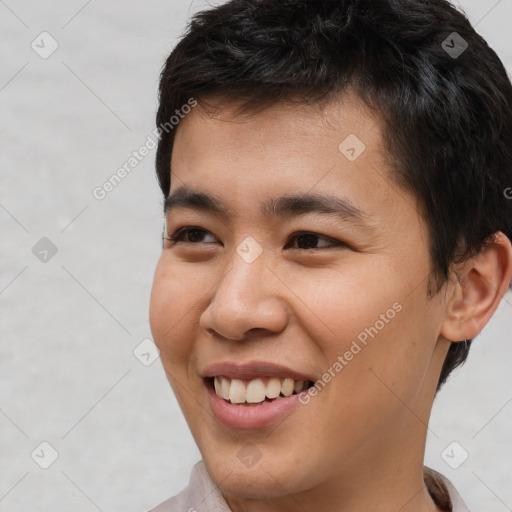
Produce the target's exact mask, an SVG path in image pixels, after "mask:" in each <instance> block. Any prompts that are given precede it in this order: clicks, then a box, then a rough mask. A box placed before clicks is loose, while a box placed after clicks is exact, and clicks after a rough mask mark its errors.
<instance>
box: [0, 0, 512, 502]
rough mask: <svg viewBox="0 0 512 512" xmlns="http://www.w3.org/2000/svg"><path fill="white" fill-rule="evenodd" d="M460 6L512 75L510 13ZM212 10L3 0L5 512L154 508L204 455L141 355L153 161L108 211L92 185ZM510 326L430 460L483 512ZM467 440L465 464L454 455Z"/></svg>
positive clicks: (457, 382)
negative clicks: (47, 252) (171, 57)
mask: <svg viewBox="0 0 512 512" xmlns="http://www.w3.org/2000/svg"><path fill="white" fill-rule="evenodd" d="M219 3H222V2H210V4H212V5H216V4H219ZM461 4H462V6H463V8H464V10H465V11H466V12H467V14H468V15H469V17H470V19H471V20H472V22H473V24H476V26H477V30H478V31H479V32H480V33H481V34H482V35H483V36H484V37H485V38H486V39H487V40H488V42H489V44H490V45H491V46H492V47H493V48H494V49H495V50H496V51H497V52H498V54H499V55H500V56H501V58H502V59H503V61H504V62H505V64H506V66H507V69H508V70H509V71H511V70H512V49H511V34H510V29H511V21H512V0H501V1H496V0H489V1H482V0H470V1H463V2H462V3H461ZM206 5H207V3H206V2H204V1H194V2H192V3H190V2H189V1H186V0H167V1H163V0H144V1H137V0H131V1H129V2H127V1H125V2H114V1H103V2H101V1H99V0H92V1H88V2H85V1H83V0H71V1H70V0H68V1H67V2H64V1H44V2H36V1H34V0H31V1H30V0H19V1H16V0H6V1H3V0H0V30H1V41H2V42H1V46H0V62H1V65H0V108H1V112H2V114H1V117H0V140H1V146H0V147H1V149H0V172H1V182H0V187H1V188H0V193H1V196H0V224H1V228H2V233H4V235H3V236H2V242H1V244H0V255H1V261H2V265H1V273H0V300H1V304H0V313H1V315H0V326H1V335H0V343H1V345H0V379H1V385H0V511H8V512H20V511H27V510H31V511H33V512H38V511H49V510H52V511H53V512H59V511H70V510H73V511H75V512H89V511H95V510H101V511H105V512H106V511H124V512H130V511H134V512H135V511H137V512H140V511H144V510H148V509H149V508H151V507H153V506H155V505H156V504H158V503H160V502H161V501H163V500H165V499H166V498H168V497H169V496H171V495H173V494H175V493H177V492H178V491H179V490H180V489H181V488H182V487H183V486H184V485H185V484H186V483H187V481H188V478H189V474H190V470H191V467H192V465H193V464H194V463H195V462H196V461H197V460H199V458H200V455H199V452H198V450H197V448H196V447H195V445H194V442H193V440H192V437H191V435H190V433H189V432H188V429H187V426H186V423H185V421H184V419H183V417H182V415H181V412H180V411H179V409H178V407H177V404H176V401H175V399H174V397H173V395H172V393H171V391H170V387H169V385H168V383H167V380H166V378H165V375H164V372H163V370H162V367H161V364H160V360H159V359H157V360H156V361H155V362H154V363H153V364H152V365H150V366H145V365H144V364H142V363H141V361H140V360H139V359H137V358H136V357H135V356H134V354H133V351H134V349H135V347H137V346H138V345H139V344H140V343H141V342H142V340H144V339H146V338H150V337H151V333H150V330H149V322H148V307H149V295H150V289H151V281H152V277H153V271H154V267H155V264H156V262H157V259H158V257H159V252H160V243H161V241H160V235H161V229H162V216H161V197H160V192H159V189H158V187H157V184H156V180H155V177H154V150H152V151H151V152H150V154H149V155H148V156H147V157H146V158H145V159H144V160H142V161H141V162H140V163H139V164H138V166H137V167H136V168H135V169H133V171H132V172H131V173H130V174H129V175H128V176H127V177H126V178H125V179H124V181H123V182H122V183H120V184H119V185H118V186H117V187H116V188H115V189H114V190H113V191H112V192H111V193H109V194H108V195H107V197H106V198H105V199H104V200H102V201H100V200H97V199H95V198H94V197H93V195H92V190H93V189H94V188H95V187H97V186H101V184H102V183H103V182H104V181H105V180H107V179H108V178H109V177H110V176H111V175H112V174H113V173H114V172H115V171H116V170H117V169H118V168H119V167H120V166H121V165H123V163H125V162H126V161H127V159H128V158H129V157H130V156H131V153H132V151H135V150H137V149H138V148H139V147H140V146H141V145H143V144H144V143H145V141H146V138H147V136H148V135H150V134H151V132H152V130H153V129H154V124H153V123H154V113H155V109H156V107H157V103H156V90H157V79H158V74H159V72H160V69H161V66H162V64H163V62H164V59H165V58H166V57H167V55H168V53H169V51H170V50H171V49H172V47H173V45H174V44H175V42H176V40H177V38H178V37H179V35H180V34H181V33H182V31H183V29H184V28H185V24H186V21H187V19H188V18H189V16H190V15H191V14H192V13H193V12H195V11H197V10H200V9H202V8H204V7H205V6H206ZM43 31H47V32H49V33H50V34H51V36H52V37H53V38H54V39H55V40H56V41H57V42H58V44H59V47H58V49H57V50H56V51H55V53H53V54H52V55H51V56H50V57H48V58H47V59H43V58H41V57H40V56H39V55H38V54H37V53H36V52H35V51H34V50H33V49H32V48H31V43H32V41H33V40H36V43H37V42H38V41H39V43H38V44H39V45H40V46H42V43H41V42H40V38H38V36H39V34H40V33H41V32H43ZM44 44H45V49H46V50H48V49H49V48H50V46H49V44H50V42H49V40H48V39H47V40H46V42H45V43H44ZM41 51H42V49H41ZM511 185H512V184H511ZM42 237H48V238H49V239H50V240H51V241H52V242H53V243H54V244H55V246H56V247H57V249H58V252H57V253H56V254H55V255H54V256H53V257H52V258H50V257H49V256H47V258H48V261H47V262H46V263H43V262H41V261H40V260H39V259H38V258H36V256H35V255H34V254H33V252H32V247H33V246H34V245H35V244H36V243H37V242H38V241H39V240H40V239H41V238H42ZM41 257H42V256H41ZM511 313H512V298H511V297H510V294H508V296H507V297H506V298H505V300H503V301H502V303H501V305H500V308H499V310H498V312H497V314H496V315H495V316H494V317H493V319H492V320H491V322H490V323H489V324H488V326H487V327H486V328H485V329H484V330H483V331H482V333H481V335H480V336H479V337H478V338H477V342H475V345H474V348H473V349H472V353H471V354H470V358H469V362H468V363H467V365H466V366H465V367H464V368H463V369H462V370H461V371H460V372H457V375H456V376H455V377H454V378H452V379H451V381H450V382H449V384H448V385H447V386H446V388H445V389H444V390H443V391H442V393H441V394H440V395H439V397H438V398H437V400H436V404H435V406H434V414H433V417H432V422H431V431H430V434H429V439H428V446H427V454H426V462H427V464H429V465H430V466H432V467H434V468H436V469H438V470H440V471H441V472H443V473H444V474H445V475H447V476H448V477H449V478H450V479H451V480H452V481H453V482H454V484H455V485H456V487H457V488H458V489H459V491H460V492H461V494H462V495H463V497H464V498H465V500H466V501H467V502H468V504H469V506H470V508H471V509H472V510H475V511H477V510H486V511H488V512H504V511H506V510H512V509H511V507H512V488H511V486H510V475H511V471H510V470H511V468H510V454H511V453H512V435H511V434H510V432H511V431H512V428H511V427H512V403H511V402H512V391H511V389H512V386H511V381H512V378H511V373H510V362H511V352H512V349H511V346H510V331H511V326H512V320H511V317H512V314H511ZM43 441H46V442H48V443H50V444H51V445H52V446H53V447H54V449H55V450H56V451H57V452H58V458H57V459H56V460H55V462H54V463H53V464H52V465H51V466H50V467H49V468H48V469H42V468H41V467H40V466H39V465H40V464H43V465H44V464H45V463H49V462H51V460H50V459H51V453H52V452H51V450H50V449H49V448H48V447H45V445H43V446H40V443H41V442H43ZM454 441H456V442H457V443H459V444H458V445H456V446H455V447H453V446H452V447H451V448H449V449H448V452H447V453H448V454H449V457H448V459H449V460H450V462H451V464H452V465H455V463H460V461H461V458H462V456H463V454H464V452H463V451H462V450H466V451H467V452H468V454H469V457H468V459H467V460H466V461H465V462H464V463H463V464H462V465H460V467H459V468H458V469H452V468H451V467H449V465H448V464H447V462H446V461H445V460H444V459H443V457H442V456H441V453H442V452H443V450H445V448H446V447H447V446H448V445H450V443H452V442H454ZM452 449H453V451H452ZM34 450H35V452H34ZM31 454H33V455H32V456H31ZM454 461H455V462H454Z"/></svg>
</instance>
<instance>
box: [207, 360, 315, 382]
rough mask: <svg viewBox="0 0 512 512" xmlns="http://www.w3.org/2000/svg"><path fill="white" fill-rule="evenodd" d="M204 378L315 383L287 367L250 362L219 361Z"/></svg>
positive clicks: (211, 365) (264, 362)
mask: <svg viewBox="0 0 512 512" xmlns="http://www.w3.org/2000/svg"><path fill="white" fill-rule="evenodd" d="M201 375H202V376H203V377H204V378H209V377H221V376H222V377H228V378H230V379H240V380H252V379H258V378H262V377H280V378H290V379H293V380H310V381H315V378H314V377H312V376H311V375H306V374H305V373H301V372H298V371H296V370H293V369H291V368H288V367H287V366H283V365H279V364H275V363H272V362H269V361H251V362H246V363H241V362H234V361H219V362H217V363H213V364H210V365H208V366H207V367H206V368H205V369H204V370H203V372H202V374H201Z"/></svg>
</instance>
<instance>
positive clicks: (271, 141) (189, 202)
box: [150, 94, 447, 499]
mask: <svg viewBox="0 0 512 512" xmlns="http://www.w3.org/2000/svg"><path fill="white" fill-rule="evenodd" d="M234 106H235V105H232V104H227V103H226V104H223V109H222V112H221V114H219V115H217V116H215V117H211V116H208V115H206V114H205V112H204V111H203V110H202V109H201V107H199V106H198V107H196V108H195V109H194V110H193V111H192V112H191V113H190V114H189V115H188V116H187V117H186V118H185V119H184V120H182V121H181V123H180V125H179V128H178V130H177V133H176V138H175V144H174V150H173V155H172V161H171V166H170V168H171V171H170V172H171V184H172V185H171V194H170V195H171V196H172V197H173V199H172V200H171V201H169V202H168V206H169V209H168V211H167V214H166V232H165V237H167V238H170V239H173V241H169V240H165V241H164V247H163V250H162V254H161V258H160V260H159V263H158V266H157V269H156V273H155V277H154V283H153V290H152V297H151V306H150V323H151V329H152V333H153V337H154V340H155V343H156V344H157V346H158V347H159V349H160V351H161V354H160V355H161V360H162V364H163V366H164V369H165V371H166V375H167V377H168V379H169V382H170V384H171V386H172V388H173V390H174V393H175V394H176V397H177V399H178V402H179V404H180V406H181V409H182V411H183V414H184V416H185V418H186V420H187V423H188V425H189V427H190V429H191V432H192V434H193V436H194V439H195V441H196V443H197V445H198V447H199V450H200V451H201V453H202V456H203V461H204V463H205V465H206V467H207V469H208V471H209V473H210V475H211V476H212V478H213V479H214V480H215V482H216V483H217V484H218V485H219V486H220V487H221V489H222V491H223V493H224V494H225V496H229V497H231V499H236V498H249V497H250V498H263V497H266V498H272V497H273V498H277V497H279V496H284V495H288V494H295V495H304V496H306V495H308V493H309V495H313V494H315V493H320V490H322V493H325V492H328V489H329V488H331V490H333V489H335V488H337V489H339V488H340V483H339V482H344V484H343V485H347V486H349V485H352V486H353V485H360V483H361V482H364V481H365V480H368V479H371V478H372V476H371V475H372V471H375V461H376V460H379V464H378V466H379V471H382V470H383V468H386V467H387V468H388V469H389V470H390V471H403V469H402V468H404V467H406V466H407V464H405V463H404V461H405V462H410V464H411V465H412V464H416V466H417V467H419V468H421V467H422V460H423V449H424V439H425V435H426V424H427V422H428V416H429V413H430V407H431V403H432V400H433V396H434V392H435V387H436V383H437V378H438V376H439V372H440V369H441V365H442V362H443V359H444V356H445V354H446V349H447V345H446V343H447V342H446V343H445V341H446V340H441V339H440V338H441V337H440V330H441V324H442V319H443V304H442V303H441V302H440V299H438V298H436V297H434V298H433V299H431V300H429V299H428V298H427V284H428V277H429V273H430V270H431V264H430V260H429V252H428V247H429V240H428V237H427V230H426V226H425V222H424V220H423V219H422V217H421V215H420V214H419V213H418V205H417V201H416V199H415V198H414V197H413V196H412V195H410V194H409V193H406V192H405V191H403V190H401V189H399V188H397V186H396V185H394V184H393V182H392V180H391V179H390V173H391V171H392V170H391V169H389V167H388V166H387V165H388V164H387V163H386V152H385V148H384V146H383V139H382V129H381V124H380V121H379V120H378V119H377V118H376V117H374V116H372V115H371V114H370V112H369V111H368V110H366V108H365V107H364V106H363V104H362V103H361V102H360V101H359V100H357V99H356V98H355V97H354V96H351V95H349V94H347V95H345V96H344V97H343V98H342V99H341V100H340V101H339V102H336V103H329V104H327V105H324V106H323V107H322V108H320V107H318V106H317V107H305V106H297V105H289V104H283V103H280V104H277V105H275V106H273V107H271V108H269V109H267V110H264V111H263V112H260V113H253V114H244V115H240V116H233V115H232V113H233V108H234ZM347 137H348V138H347ZM356 137H357V138H356ZM363 144H364V146H363ZM173 194H175V195H174V196H173ZM191 194H202V195H201V196H197V195H195V196H194V195H191ZM204 195H206V196H208V197H205V196H204ZM186 229H188V231H185V230H186ZM440 296H442V294H440ZM286 379H289V380H286ZM311 384H314V386H311ZM308 386H309V387H308ZM215 387H217V392H216V391H215ZM294 388H295V389H294ZM290 393H292V394H291V395H290ZM218 395H220V396H218ZM276 395H278V396H276ZM265 397H267V398H265ZM404 440H407V441H404ZM404 478H407V475H404Z"/></svg>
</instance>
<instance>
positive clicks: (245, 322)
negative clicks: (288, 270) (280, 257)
mask: <svg viewBox="0 0 512 512" xmlns="http://www.w3.org/2000/svg"><path fill="white" fill-rule="evenodd" d="M231 263H232V265H231V267H230V268H229V269H228V270H227V271H226V272H225V273H224V274H223V276H222V277H221V279H220V281H218V282H217V285H216V287H215V288H214V290H213V296H212V299H211V301H210V303H209V305H208V307H207V308H206V309H205V310H204V312H203V313H202V315H201V317H200V320H199V325H200V326H201V327H202V328H203V329H204V330H205V331H207V332H209V333H210V334H216V335H218V336H219V337H221V338H225V339H229V340H237V341H239V340H243V339H247V338H248V337H249V336H250V332H253V331H256V330H258V331H259V330H264V331H269V332H272V333H278V332H280V331H282V330H283V329H284V327H285V326H286V324H287V322H288V310H287V308H286V304H285V302H284V300H283V297H282V296H281V295H280V294H279V290H281V287H283V286H284V284H283V283H282V282H281V281H280V280H279V279H278V278H277V277H276V276H275V275H274V273H273V272H272V271H271V270H270V269H269V268H267V266H266V262H265V259H264V257H263V255H260V257H259V258H257V259H256V260H255V261H253V262H252V263H247V262H246V261H244V260H243V259H242V258H241V257H240V256H239V255H238V254H237V253H234V255H233V258H232V260H231Z"/></svg>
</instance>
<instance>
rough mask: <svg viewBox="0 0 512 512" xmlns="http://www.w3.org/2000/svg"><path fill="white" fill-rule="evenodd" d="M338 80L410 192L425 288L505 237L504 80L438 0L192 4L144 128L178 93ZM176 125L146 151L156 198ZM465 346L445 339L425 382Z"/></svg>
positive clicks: (318, 92)
mask: <svg viewBox="0 0 512 512" xmlns="http://www.w3.org/2000/svg"><path fill="white" fill-rule="evenodd" d="M348 88H351V89H352V90H353V91H355V92H356V94H357V95H358V96H359V97H360V98H361V99H362V100H363V101H364V102H365V103H366V104H367V105H368V107H369V108H371V109H372V110H373V111H377V112H378V113H379V114H380V115H381V117H382V119H383V121H384V141H385V144H386V149H387V153H388V155H389V158H390V162H392V163H393V176H392V179H393V180H394V181H395V182H396V184H397V185H399V186H400V187H402V188H403V189H404V190H408V191H410V192H412V193H414V194H415V196H416V197H417V198H418V200H419V204H420V210H421V211H420V213H421V214H422V215H423V217H424V219H425V221H426V223H427V226H428V229H429V236H430V256H431V263H432V275H431V277H434V278H435V279H434V280H432V281H434V284H432V281H430V280H429V286H428V296H429V297H432V296H433V295H435V294H437V293H438V292H439V290H440V289H441V285H442V284H443V283H444V282H446V280H448V279H449V275H450V266H451V264H452V263H455V262H462V261H464V260H465V259H467V258H468V257H471V256H474V255H476V254H477V253H478V252H479V251H480V250H481V249H482V248H483V247H484V246H485V245H486V244H487V243H490V242H491V241H492V240H493V235H494V234H495V233H497V232H498V231H501V232H503V233H504V234H505V235H506V236H507V237H508V238H509V239H512V200H511V199H510V198H509V197H507V196H508V195H509V194H507V191H511V189H510V187H512V85H511V83H510V79H509V77H508V76H507V72H506V70H505V68H504V66H503V64H502V62H501V61H500V59H499V58H498V56H497V55H496V53H495V52H494V51H493V50H492V49H491V48H490V47H489V46H488V45H487V43H486V41H485V40H484V39H483V38H482V37H481V36H480V35H479V34H477V33H476V31H475V30H474V28H473V27H472V26H471V24H470V22H469V20H468V19H467V17H466V16H465V15H464V14H463V13H462V12H460V11H459V10H457V9H456V8H455V7H454V6H452V5H451V4H450V3H449V2H448V1H447V0H279V1H276V0H230V1H228V2H226V3H225V4H222V5H220V6H217V7H214V8H211V9H209V10H206V11H202V12H199V13H197V14H196V15H195V16H194V17H193V18H192V20H191V21H190V23H189V25H188V27H187V30H186V33H185V34H184V35H183V37H182V38H181V39H180V41H179V43H178V44H177V45H176V46H175V48H174V50H173V51H172V53H171V54H170V56H169V57H168V59H167V61H166V63H165V65H164V68H163V71H162V73H161V76H160V86H159V108H158V112H157V116H156V123H157V126H158V127H163V126H165V125H166V123H167V125H169V119H170V118H171V117H172V116H174V114H175V112H176V110H179V109H180V108H181V107H182V106H183V105H186V104H187V103H188V102H189V101H190V98H191V97H193V98H196V99H197V100H198V101H199V102H200V103H201V101H200V100H201V99H205V100H206V99H207V98H208V97H213V96H220V97H221V98H224V99H225V100H227V101H228V102H232V101H233V100H240V101H241V102H242V103H241V105H242V107H241V111H245V110H250V109H255V110H258V109H260V108H262V106H271V105H272V104H274V103H276V102H279V101H291V99H292V98H294V97H297V96H298V97H300V98H301V101H303V102H304V103H313V104H314V103H315V102H321V101H328V100H335V99H336V97H339V95H340V94H342V93H343V92H346V91H347V90H348ZM175 131H176V130H168V129H165V130H163V131H162V132H161V138H160V140H159V144H158V148H157V155H156V171H157V176H158V180H159V184H160V187H161V189H162V192H163V194H164V197H167V196H168V194H169V191H170V162H171V155H172V148H173V141H174V134H175ZM511 287H512V283H511ZM471 342H472V340H465V342H462V341H461V342H454V343H452V344H451V346H450V349H449V352H448V355H447V357H446V360H445V362H444V366H443V368H442V372H441V376H440V379H439V384H438V388H437V389H438V390H439V389H440V387H441V386H442V384H443V383H444V382H445V381H446V378H447V376H448V374H449V373H450V372H451V371H452V370H453V369H454V368H455V367H457V366H459V365H460V364H462V363H464V361H465V360H466V357H467V354H468V350H469V347H470V345H471Z"/></svg>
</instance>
